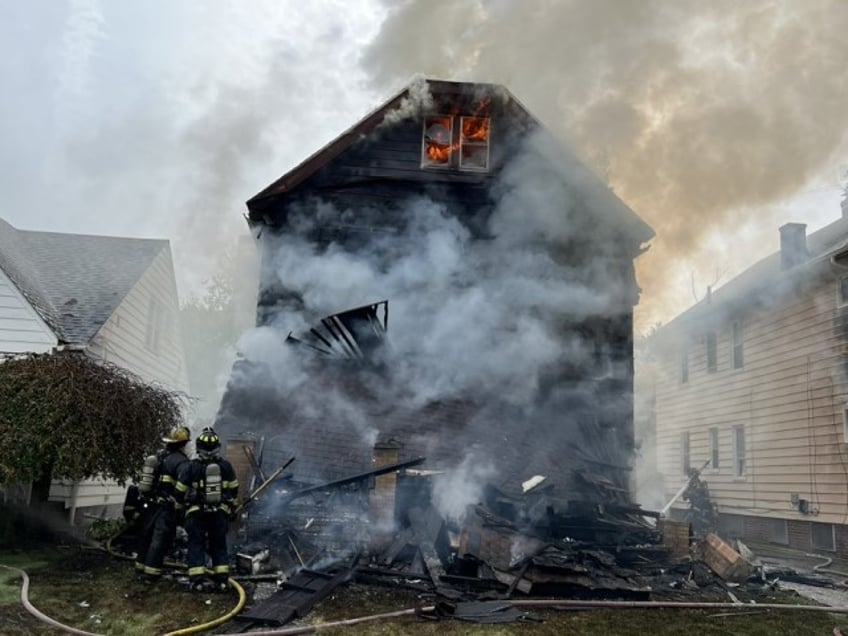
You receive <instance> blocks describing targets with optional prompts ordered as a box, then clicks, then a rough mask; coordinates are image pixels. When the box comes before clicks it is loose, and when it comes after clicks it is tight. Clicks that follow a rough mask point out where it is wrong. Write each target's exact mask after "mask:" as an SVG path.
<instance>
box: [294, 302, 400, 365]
mask: <svg viewBox="0 0 848 636" xmlns="http://www.w3.org/2000/svg"><path fill="white" fill-rule="evenodd" d="M388 325H389V301H388V300H382V301H380V302H377V303H373V304H371V305H363V306H362V307H356V308H355V309H348V310H347V311H343V312H340V313H338V314H332V315H330V316H327V317H325V318H322V319H321V320H320V322H319V323H318V324H316V325H315V326H314V327H312V328H311V329H310V330H309V331H308V332H306V333H305V334H303V335H301V336H300V337H299V338H296V337H294V336H292V335H291V334H289V335H288V337H287V338H286V342H288V343H290V344H294V345H299V346H303V347H307V348H308V349H310V350H311V351H313V352H315V353H317V354H319V355H321V356H325V357H327V358H336V359H338V358H342V359H352V360H368V359H371V358H372V357H373V355H374V353H375V352H376V351H377V349H378V348H379V347H381V346H382V345H383V342H384V338H385V335H386V330H387V329H388Z"/></svg>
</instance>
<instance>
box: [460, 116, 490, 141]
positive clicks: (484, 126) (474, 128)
mask: <svg viewBox="0 0 848 636" xmlns="http://www.w3.org/2000/svg"><path fill="white" fill-rule="evenodd" d="M462 138H463V139H464V140H465V141H488V140H489V118H488V117H463V118H462Z"/></svg>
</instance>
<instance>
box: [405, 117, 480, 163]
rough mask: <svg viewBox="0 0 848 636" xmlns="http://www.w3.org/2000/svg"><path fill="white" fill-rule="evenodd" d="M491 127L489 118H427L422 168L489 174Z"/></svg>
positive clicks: (422, 145)
mask: <svg viewBox="0 0 848 636" xmlns="http://www.w3.org/2000/svg"><path fill="white" fill-rule="evenodd" d="M490 126H491V119H490V118H489V117H478V116H468V115H433V116H430V117H425V118H424V130H423V139H422V144H421V167H422V168H455V169H459V170H463V171H476V172H485V171H487V170H488V169H489V130H490Z"/></svg>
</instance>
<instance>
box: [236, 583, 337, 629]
mask: <svg viewBox="0 0 848 636" xmlns="http://www.w3.org/2000/svg"><path fill="white" fill-rule="evenodd" d="M350 574H351V571H350V570H349V569H344V570H341V571H340V572H338V573H336V574H327V573H324V572H314V571H311V570H301V571H300V572H298V573H297V574H295V575H294V576H293V577H291V578H290V579H289V580H288V581H285V582H284V583H283V584H282V589H280V590H277V591H276V592H274V593H273V594H272V595H271V596H269V597H268V598H266V599H265V600H264V601H262V602H261V603H259V604H258V605H256V606H254V607H252V608H251V609H250V611H248V612H245V613H243V614H241V615H240V616H238V617H237V618H238V620H239V621H241V622H251V623H255V624H260V625H270V626H272V627H279V626H280V625H285V624H286V623H288V622H289V621H291V620H294V619H295V618H302V617H304V616H306V615H307V614H308V613H309V612H310V610H311V609H312V608H313V607H314V606H315V604H316V603H318V602H320V601H322V600H323V599H325V598H326V597H327V596H328V595H329V594H330V593H331V592H332V591H333V590H334V589H336V587H338V586H339V585H340V584H342V583H344V582H345V581H347V579H348V578H349V577H350Z"/></svg>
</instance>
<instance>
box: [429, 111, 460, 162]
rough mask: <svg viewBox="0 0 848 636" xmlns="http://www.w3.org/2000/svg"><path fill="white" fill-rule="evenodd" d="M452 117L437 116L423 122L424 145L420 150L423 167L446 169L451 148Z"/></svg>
mask: <svg viewBox="0 0 848 636" xmlns="http://www.w3.org/2000/svg"><path fill="white" fill-rule="evenodd" d="M452 140H453V117H451V116H450V115H439V116H437V117H427V118H426V119H425V120H424V145H423V147H422V149H421V165H422V166H423V167H431V168H432V167H439V166H444V167H448V166H449V165H450V160H451V150H452V146H453V141H452Z"/></svg>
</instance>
